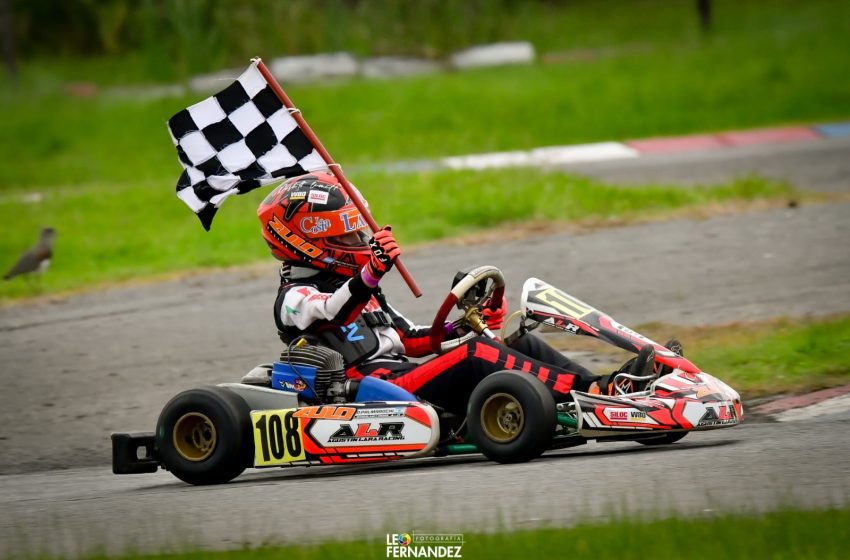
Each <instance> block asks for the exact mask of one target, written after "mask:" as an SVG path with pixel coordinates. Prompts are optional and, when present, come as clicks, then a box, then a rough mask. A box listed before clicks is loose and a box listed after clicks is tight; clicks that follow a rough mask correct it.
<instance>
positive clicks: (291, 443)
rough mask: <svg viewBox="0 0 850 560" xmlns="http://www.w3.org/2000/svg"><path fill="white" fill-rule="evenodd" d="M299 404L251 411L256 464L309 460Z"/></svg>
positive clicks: (281, 463)
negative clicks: (297, 413) (294, 406)
mask: <svg viewBox="0 0 850 560" xmlns="http://www.w3.org/2000/svg"><path fill="white" fill-rule="evenodd" d="M296 410H298V409H297V408H290V409H284V410H258V411H254V412H251V424H252V425H253V427H254V466H255V467H272V466H275V465H285V464H286V463H292V462H293V461H303V460H305V454H304V429H303V427H302V426H301V419H300V418H297V417H295V416H294V413H295V411H296Z"/></svg>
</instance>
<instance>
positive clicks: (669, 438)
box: [637, 432, 688, 445]
mask: <svg viewBox="0 0 850 560" xmlns="http://www.w3.org/2000/svg"><path fill="white" fill-rule="evenodd" d="M686 435H688V432H673V433H671V434H664V435H661V436H656V437H651V438H647V439H639V440H637V442H638V443H640V444H643V445H669V444H671V443H676V442H677V441H679V440H680V439H682V438H683V437H685V436H686Z"/></svg>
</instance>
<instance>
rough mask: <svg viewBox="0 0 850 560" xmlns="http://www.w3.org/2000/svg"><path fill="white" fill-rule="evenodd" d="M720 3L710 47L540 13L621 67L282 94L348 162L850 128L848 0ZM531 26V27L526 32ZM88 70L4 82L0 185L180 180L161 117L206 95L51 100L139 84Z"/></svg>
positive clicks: (648, 22) (598, 17) (567, 37)
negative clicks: (749, 131)
mask: <svg viewBox="0 0 850 560" xmlns="http://www.w3.org/2000/svg"><path fill="white" fill-rule="evenodd" d="M685 4H687V6H686V7H684V5H685ZM716 4H717V6H716V10H715V11H716V16H717V27H716V29H715V30H714V31H713V33H712V34H711V35H710V36H709V37H700V36H699V35H698V34H696V33H695V28H694V25H693V24H691V25H690V26H689V25H686V24H685V19H684V18H685V17H686V16H684V15H683V13H684V11H685V10H687V13H688V16H687V17H688V18H691V17H692V14H691V10H693V6H692V5H691V2H675V3H671V2H664V3H661V2H640V3H630V2H620V3H617V4H609V3H605V6H606V8H605V9H603V8H601V7H600V6H602V4H600V3H595V2H594V3H590V2H585V3H579V4H577V5H576V6H575V9H574V11H571V12H570V11H568V12H567V15H565V16H564V17H563V18H561V19H559V17H560V16H558V17H555V16H554V15H553V17H552V18H551V19H549V18H543V19H542V20H541V19H540V18H539V14H538V15H537V16H534V17H536V18H537V19H536V20H535V21H537V23H538V24H539V25H538V27H539V28H540V29H541V31H540V37H550V39H546V44H547V45H548V46H547V47H546V50H547V51H554V50H557V47H558V43H557V41H556V40H555V37H557V36H558V33H560V36H561V37H562V38H561V39H560V41H561V42H562V44H563V45H564V47H565V48H573V47H604V46H609V47H610V46H612V45H613V46H614V47H615V51H614V52H615V54H616V56H603V57H600V58H595V59H593V58H591V59H589V60H584V59H577V60H575V59H574V60H567V61H562V62H559V63H539V64H536V65H532V66H525V67H509V68H496V69H482V70H477V71H469V72H460V73H448V74H440V75H433V76H424V77H414V78H406V79H398V80H392V81H362V80H354V81H347V82H342V83H340V82H328V83H324V84H317V85H311V86H289V85H287V84H284V86H285V87H287V90H288V92H289V94H290V96H291V97H292V98H293V100H294V101H295V103H296V104H297V105H298V106H299V107H301V109H302V110H303V112H304V115H305V116H306V118H307V120H308V121H309V122H310V124H311V126H312V127H313V128H314V129H315V131H316V132H317V133H318V134H319V137H320V138H321V139H322V141H323V142H324V144H325V146H326V147H327V148H328V149H329V150H330V152H331V153H332V154H333V155H334V157H335V158H336V159H337V161H339V162H341V163H342V164H344V165H352V164H359V163H374V162H380V161H392V160H396V159H407V158H413V159H415V158H424V157H438V156H444V155H451V154H465V153H470V152H482V151H491V150H509V149H520V148H531V147H537V146H545V145H556V144H569V143H576V142H591V141H599V140H609V139H629V138H640V137H646V136H654V135H669V134H685V133H692V132H703V131H718V130H728V129H735V128H747V127H759V126H768V125H775V124H782V123H807V122H818V121H832V120H837V119H845V118H847V117H850V81H848V80H846V79H845V77H846V76H847V75H848V74H850V57H848V56H847V52H850V4H847V3H838V2H826V1H824V0H821V1H816V2H788V1H782V2H743V3H740V5H739V3H733V2H716ZM571 5H572V4H571ZM608 6H610V7H608ZM532 15H533V14H531V15H527V16H523V17H532ZM520 19H521V18H520ZM688 21H691V20H690V19H688ZM559 22H560V23H559ZM518 25H519V24H518ZM531 28H532V26H531V24H530V23H529V24H525V23H524V24H522V26H520V28H519V29H518V31H517V34H518V36H522V35H525V34H528V33H530V31H529V30H530V29H531ZM556 31H557V33H556ZM634 43H640V44H639V45H637V46H634ZM133 60H134V59H133V57H129V59H128V58H127V57H122V58H121V61H122V62H123V63H125V64H130V65H131V66H132V64H133V62H132V61H133ZM83 62H84V63H77V62H75V61H74V60H73V59H58V61H56V62H53V63H52V64H51V63H47V62H45V63H44V64H42V63H33V64H32V65H31V66H26V67H25V71H24V75H23V76H22V79H21V83H20V84H19V87H18V88H17V89H13V88H10V87H8V86H6V87H0V152H2V153H3V154H4V161H5V162H8V164H7V165H3V166H0V190H4V189H8V188H11V187H39V188H42V187H45V188H47V187H54V186H56V185H63V184H79V183H89V182H101V183H119V182H120V183H134V184H135V183H138V182H142V181H145V180H148V179H150V180H155V181H159V182H160V183H161V184H162V186H163V188H165V187H166V186H169V185H170V184H172V183H173V182H174V181H175V180H176V176H177V175H178V169H179V167H178V164H177V161H176V155H175V152H174V150H173V148H172V146H171V143H170V140H169V138H168V134H167V133H166V130H165V121H166V120H167V119H168V118H169V117H170V116H171V115H172V114H174V113H175V112H177V111H178V110H180V109H182V108H184V107H186V106H188V105H189V104H191V103H193V102H196V101H198V100H199V99H201V98H202V95H200V94H197V95H193V96H191V97H186V98H173V99H167V100H158V101H142V100H118V99H114V98H109V97H105V96H99V97H95V98H75V97H69V96H67V95H65V94H62V93H57V92H58V91H61V83H62V81H63V80H66V79H75V80H79V79H81V75H80V73H81V72H82V73H83V74H85V73H86V72H95V69H98V68H100V70H101V71H102V72H103V74H104V76H113V77H117V78H115V79H121V78H120V77H121V76H124V79H132V76H134V75H135V73H134V72H133V71H131V70H132V69H130V70H128V71H127V72H129V74H126V73H122V72H119V71H118V69H117V68H114V67H113V65H112V64H111V63H110V62H109V61H108V60H98V59H90V60H86V61H83ZM241 63H242V64H247V59H241ZM164 64H166V65H167V64H168V63H167V62H165V63H164ZM88 69H91V70H88ZM104 79H106V77H104Z"/></svg>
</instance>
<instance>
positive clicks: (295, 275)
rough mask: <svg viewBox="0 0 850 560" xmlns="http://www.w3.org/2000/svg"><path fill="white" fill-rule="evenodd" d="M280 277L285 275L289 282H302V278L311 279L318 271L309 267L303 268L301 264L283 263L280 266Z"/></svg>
mask: <svg viewBox="0 0 850 560" xmlns="http://www.w3.org/2000/svg"><path fill="white" fill-rule="evenodd" d="M280 271H281V275H286V277H287V278H289V279H290V280H303V279H304V278H311V277H313V276H315V275H317V274H319V272H321V271H320V270H318V269H316V268H311V267H309V266H303V265H301V264H296V263H291V262H285V263H283V264H281V265H280Z"/></svg>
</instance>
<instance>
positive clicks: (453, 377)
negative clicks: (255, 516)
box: [257, 173, 655, 414]
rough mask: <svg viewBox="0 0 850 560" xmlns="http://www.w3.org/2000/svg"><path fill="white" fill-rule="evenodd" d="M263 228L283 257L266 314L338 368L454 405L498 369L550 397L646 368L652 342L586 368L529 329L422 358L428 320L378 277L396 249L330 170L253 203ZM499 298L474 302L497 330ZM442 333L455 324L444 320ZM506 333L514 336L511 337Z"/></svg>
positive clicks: (607, 388) (427, 350)
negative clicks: (604, 365)
mask: <svg viewBox="0 0 850 560" xmlns="http://www.w3.org/2000/svg"><path fill="white" fill-rule="evenodd" d="M257 213H258V216H259V218H260V222H261V223H262V227H263V237H264V238H265V240H266V243H268V245H269V248H270V249H271V252H272V255H274V256H275V257H276V258H277V259H279V260H281V261H283V262H282V265H281V271H280V278H281V283H280V289H279V290H278V294H277V298H276V300H275V305H274V319H275V323H276V325H277V329H278V332H279V334H280V336H281V339H282V340H283V341H284V342H285V343H290V342H291V341H293V340H295V339H297V338H299V337H301V336H305V335H306V336H308V337H309V338H312V339H313V340H316V341H318V343H319V344H322V345H324V346H330V347H331V348H333V349H334V350H337V351H338V352H340V353H341V354H342V355H343V358H344V360H345V366H346V375H347V377H349V378H356V379H359V378H361V377H363V376H377V377H380V378H382V379H385V380H387V381H389V382H391V383H394V384H395V385H398V386H399V387H402V388H403V389H406V390H408V391H410V392H411V393H413V394H415V395H417V396H418V397H419V398H421V399H423V400H425V401H428V402H429V403H431V404H434V405H437V406H440V407H442V408H443V409H445V410H448V411H449V412H453V413H456V414H463V413H464V411H465V409H466V404H467V401H468V399H469V396H470V395H471V393H472V390H473V389H474V388H475V386H476V385H477V384H478V383H479V382H480V381H481V380H482V379H484V377H486V376H487V375H489V374H491V373H495V372H497V371H501V370H505V369H514V370H519V371H525V372H528V373H529V374H531V375H535V376H537V377H538V378H539V379H540V380H541V381H543V383H545V384H546V386H547V387H548V388H549V389H550V390H551V391H552V393H553V396H554V397H555V400H556V402H561V401H564V400H568V399H569V392H570V390H571V389H576V390H579V391H588V392H592V393H606V394H610V393H612V385H613V383H612V382H611V380H612V379H613V377H614V374H616V373H619V372H620V371H628V372H630V373H632V374H635V375H642V376H643V375H648V374H651V373H652V371H653V365H654V362H655V353H654V350H653V349H652V347H651V346H647V347H646V348H645V351H643V350H642V351H641V353H640V354H639V355H638V357H637V358H633V359H632V360H630V361H629V362H627V363H626V365H625V366H623V368H621V369H620V370H618V371H617V372H614V374H611V375H608V376H598V375H594V374H593V373H591V372H590V371H588V370H587V369H585V368H584V367H582V366H581V365H579V364H577V363H575V362H573V361H572V360H570V359H568V358H567V357H565V356H564V355H562V354H561V353H560V352H558V351H556V350H554V349H553V348H551V347H550V346H548V345H547V344H546V343H544V342H543V341H542V340H540V339H539V338H537V337H535V336H533V335H531V334H528V333H526V334H523V335H521V336H518V337H515V339H513V340H511V341H510V344H509V345H507V344H504V343H501V342H498V341H496V340H493V339H490V338H487V337H485V336H478V337H474V338H472V339H470V340H469V341H467V342H466V343H464V344H462V345H461V346H458V347H457V348H455V349H453V350H450V351H448V352H446V353H444V354H442V355H438V356H435V357H433V358H431V359H429V360H427V361H424V362H422V363H415V362H411V361H409V358H420V357H424V356H427V355H429V354H432V351H431V347H430V342H429V335H430V327H422V326H417V325H414V324H413V323H412V322H411V321H409V320H408V319H406V318H405V317H404V316H403V315H402V314H401V313H399V312H398V311H397V310H396V309H395V308H393V307H392V306H391V305H390V304H389V302H387V299H386V297H385V296H384V294H383V293H382V292H381V288H380V282H381V279H382V278H383V277H384V276H385V275H386V273H387V272H389V270H390V269H391V268H392V266H393V263H394V262H395V260H396V259H397V258H398V257H399V255H400V254H401V251H400V249H399V247H398V244H397V243H396V240H395V238H394V237H393V233H392V230H391V228H390V226H386V227H384V228H382V229H380V230H379V231H377V232H375V233H374V235H373V236H372V237H371V238H369V237H368V236H367V235H366V233H365V232H366V231H368V230H367V229H366V227H367V226H366V223H365V221H364V220H363V218H362V217H361V215H360V212H359V211H358V210H357V207H356V206H355V205H354V204H353V203H352V201H351V199H350V198H349V197H348V196H347V195H346V193H345V191H344V190H343V189H342V188H341V187H340V185H339V182H338V180H337V179H336V177H334V176H333V175H332V174H330V173H311V174H308V175H302V176H299V177H295V178H292V179H289V180H288V181H286V182H285V183H283V184H282V185H280V186H279V187H278V188H276V189H275V190H274V191H273V192H272V193H271V194H270V195H269V196H268V197H267V198H266V199H265V200H264V201H263V203H262V204H261V205H260V207H259V209H258V211H257ZM506 309H507V305H506V304H505V302H504V298H503V302H502V306H501V307H500V308H497V309H490V308H489V307H486V306H485V308H484V309H483V311H482V315H483V317H484V320H485V322H486V323H487V326H488V327H489V328H490V330H492V331H494V332H498V330H499V329H501V328H502V323H503V321H504V319H505V313H506ZM445 329H446V340H449V339H453V338H457V337H459V336H462V335H463V334H464V333H460V332H456V329H455V328H454V327H453V326H452V324H451V323H446V325H445ZM511 338H514V337H511Z"/></svg>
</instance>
